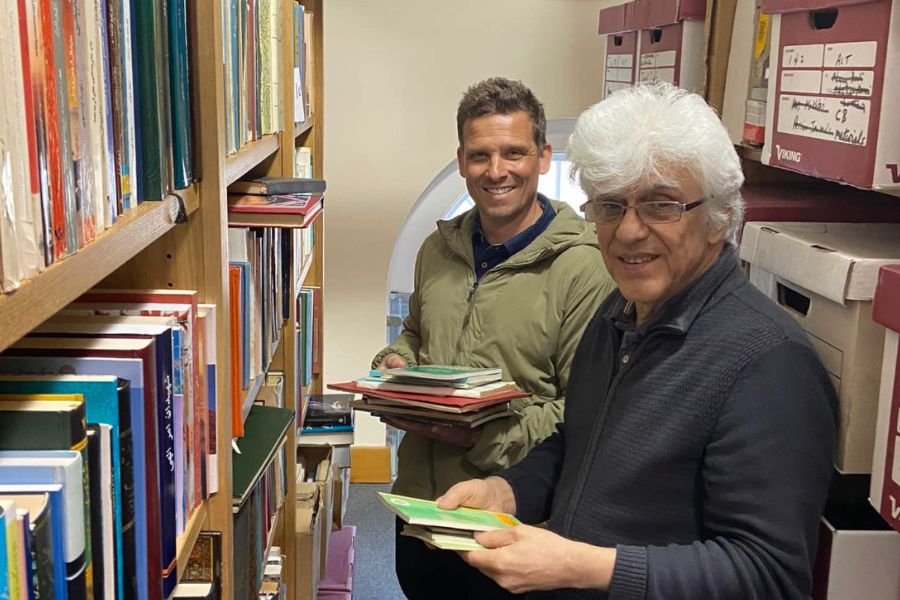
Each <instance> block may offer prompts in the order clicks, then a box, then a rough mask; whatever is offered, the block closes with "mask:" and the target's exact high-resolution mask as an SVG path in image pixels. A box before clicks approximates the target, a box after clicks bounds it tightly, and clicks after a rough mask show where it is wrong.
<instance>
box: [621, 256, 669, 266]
mask: <svg viewBox="0 0 900 600" xmlns="http://www.w3.org/2000/svg"><path fill="white" fill-rule="evenodd" d="M657 258H659V255H657V254H644V255H641V256H620V257H619V260H620V261H622V262H623V263H625V264H626V265H641V264H644V263H648V262H651V261H654V260H656V259H657Z"/></svg>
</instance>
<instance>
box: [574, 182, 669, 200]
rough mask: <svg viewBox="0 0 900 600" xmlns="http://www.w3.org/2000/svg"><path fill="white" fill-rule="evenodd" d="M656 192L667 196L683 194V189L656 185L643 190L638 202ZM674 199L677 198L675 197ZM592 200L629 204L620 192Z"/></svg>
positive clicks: (647, 198)
mask: <svg viewBox="0 0 900 600" xmlns="http://www.w3.org/2000/svg"><path fill="white" fill-rule="evenodd" d="M655 194H663V195H666V196H681V190H680V189H679V188H677V187H675V186H671V185H663V184H660V185H655V186H653V187H651V188H648V189H646V190H643V191H642V192H641V194H640V196H638V198H637V200H636V203H641V202H647V201H648V200H649V199H650V197H652V196H653V195H655ZM672 199H673V200H676V199H675V198H672ZM591 200H592V201H595V202H618V203H620V204H627V202H623V200H624V198H623V197H622V196H621V195H619V194H606V195H603V196H597V197H596V198H592V199H591ZM676 201H677V200H676Z"/></svg>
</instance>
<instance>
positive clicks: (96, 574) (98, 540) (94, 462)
mask: <svg viewBox="0 0 900 600" xmlns="http://www.w3.org/2000/svg"><path fill="white" fill-rule="evenodd" d="M85 464H86V465H87V468H86V469H85V471H88V472H89V474H90V475H89V476H88V495H87V498H86V502H85V509H86V510H88V511H89V512H90V515H91V523H92V524H93V525H92V527H91V528H90V530H88V531H89V532H90V539H91V558H92V562H93V581H92V589H93V592H92V593H93V595H94V598H97V599H98V600H99V599H100V598H104V595H103V580H104V577H105V575H106V572H105V570H104V567H105V565H104V558H105V557H104V555H103V527H102V523H103V514H102V512H101V507H102V504H103V493H104V490H103V487H102V485H101V481H100V480H101V476H100V473H101V471H102V468H103V467H102V466H101V465H102V462H101V457H100V427H99V426H98V425H96V424H94V423H91V424H89V425H88V426H87V463H85Z"/></svg>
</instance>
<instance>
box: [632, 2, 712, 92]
mask: <svg viewBox="0 0 900 600" xmlns="http://www.w3.org/2000/svg"><path fill="white" fill-rule="evenodd" d="M633 5H634V7H633V9H632V10H633V11H634V16H633V23H634V24H635V25H636V26H637V27H639V28H640V29H641V31H640V34H639V36H638V55H639V60H638V73H637V81H641V82H653V81H665V82H668V83H671V84H673V85H677V86H678V87H681V88H684V89H687V90H691V91H700V89H701V88H702V86H703V73H704V67H705V60H704V56H703V52H704V29H703V21H704V19H705V17H706V2H705V1H700V0H662V1H659V0H653V1H651V0H635V2H634V3H633Z"/></svg>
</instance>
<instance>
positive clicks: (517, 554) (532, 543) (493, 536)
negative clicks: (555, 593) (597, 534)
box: [459, 525, 616, 594]
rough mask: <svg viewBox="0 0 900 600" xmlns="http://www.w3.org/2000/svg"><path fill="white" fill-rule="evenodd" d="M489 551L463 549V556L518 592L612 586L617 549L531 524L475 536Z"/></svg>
mask: <svg viewBox="0 0 900 600" xmlns="http://www.w3.org/2000/svg"><path fill="white" fill-rule="evenodd" d="M475 539H476V540H477V541H478V543H479V544H481V545H482V546H484V547H485V548H488V550H475V551H472V552H460V553H459V554H460V556H462V558H463V560H465V561H466V562H467V563H469V564H470V565H472V566H473V567H475V568H476V569H478V570H479V571H481V572H482V573H484V574H485V575H487V576H488V577H490V578H491V579H493V580H494V581H496V582H497V583H498V584H499V585H500V586H502V587H504V588H506V589H507V590H509V591H510V592H512V593H514V594H521V593H524V592H530V591H533V590H553V589H560V588H588V589H602V590H606V589H609V582H610V579H611V578H612V572H613V567H614V566H615V562H616V550H615V549H614V548H599V547H597V546H590V545H588V544H583V543H581V542H574V541H572V540H568V539H566V538H564V537H562V536H559V535H557V534H555V533H553V532H552V531H548V530H546V529H541V528H539V527H530V526H528V525H519V526H517V527H513V528H512V529H498V530H496V531H483V532H479V533H476V534H475Z"/></svg>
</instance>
